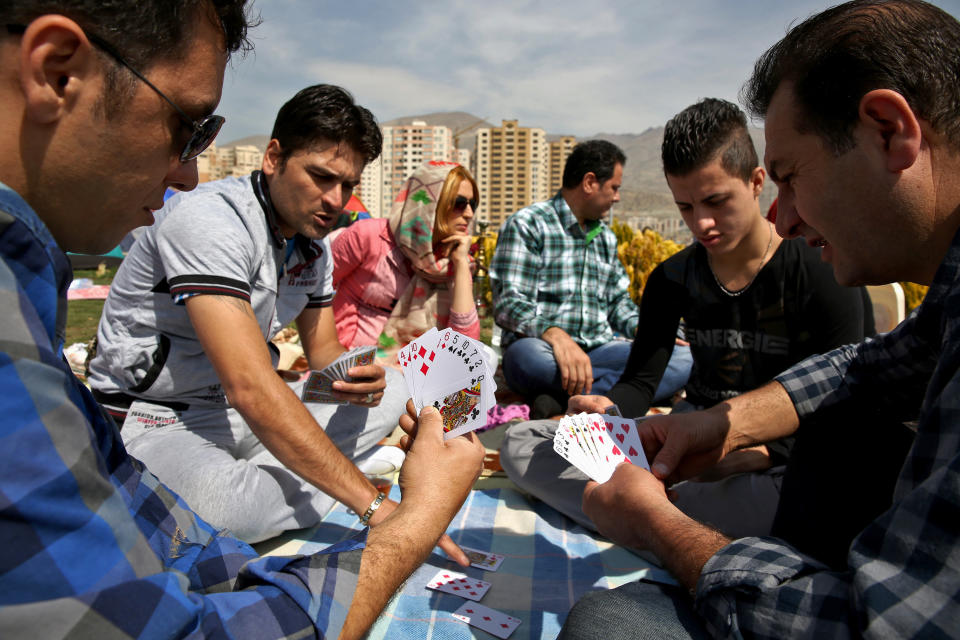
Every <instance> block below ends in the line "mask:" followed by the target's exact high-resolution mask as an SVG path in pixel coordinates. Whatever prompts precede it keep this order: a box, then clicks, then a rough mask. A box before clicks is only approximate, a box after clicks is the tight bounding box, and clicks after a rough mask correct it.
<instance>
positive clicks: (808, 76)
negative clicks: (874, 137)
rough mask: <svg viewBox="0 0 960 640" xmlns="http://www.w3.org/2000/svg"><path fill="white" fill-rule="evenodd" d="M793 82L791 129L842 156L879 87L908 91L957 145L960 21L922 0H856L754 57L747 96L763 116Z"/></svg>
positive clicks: (916, 107) (917, 109)
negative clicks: (867, 97) (865, 101)
mask: <svg viewBox="0 0 960 640" xmlns="http://www.w3.org/2000/svg"><path fill="white" fill-rule="evenodd" d="M784 82H792V83H793V91H794V95H795V96H796V103H797V108H798V117H797V121H796V122H795V123H794V127H795V128H796V129H797V131H799V132H801V133H807V132H812V133H815V134H817V135H819V136H820V137H821V138H823V139H824V141H825V142H826V143H827V144H828V145H829V146H830V148H831V149H832V150H833V152H834V153H835V154H837V155H840V154H842V153H844V152H846V151H848V150H849V149H851V148H853V146H854V139H853V128H854V124H855V122H856V120H857V118H858V115H857V114H858V112H859V106H860V100H861V98H863V96H864V94H866V93H867V92H869V91H872V90H874V89H891V90H893V91H896V92H897V93H899V94H900V95H902V96H903V97H904V99H905V100H906V101H907V103H908V104H909V105H910V108H911V109H912V110H913V111H914V113H916V114H917V116H918V117H920V118H922V119H924V120H926V121H927V122H929V123H930V125H931V126H932V127H933V129H934V130H935V131H937V132H938V133H940V134H942V135H944V136H945V138H946V139H947V143H948V145H950V146H951V147H952V148H954V149H958V148H960V23H958V22H957V20H956V19H954V18H953V17H951V16H950V15H949V14H947V13H946V12H945V11H943V10H941V9H938V8H937V7H934V6H933V5H931V4H928V3H926V2H921V1H920V0H889V1H884V0H856V1H854V2H848V3H846V4H842V5H839V6H836V7H832V8H830V9H827V10H826V11H824V12H822V13H819V14H817V15H815V16H812V17H810V18H808V19H807V20H805V21H804V22H802V23H800V24H799V25H797V26H795V27H793V28H792V29H790V30H789V31H788V32H787V35H786V36H785V37H784V38H783V39H782V40H781V41H780V42H778V43H777V44H775V45H774V46H773V47H771V48H770V49H769V50H768V51H767V52H766V53H764V54H763V55H762V56H761V57H760V59H759V60H757V63H756V66H755V67H754V71H753V75H752V76H751V78H750V80H748V81H747V84H746V85H744V87H743V90H742V92H741V97H742V102H743V103H744V104H745V105H746V106H747V108H748V109H749V110H750V112H751V113H752V114H754V115H757V116H760V117H763V116H765V115H766V113H767V110H768V109H769V107H770V101H771V100H772V98H773V95H774V93H775V92H776V90H777V88H778V87H779V86H780V85H781V84H782V83H784Z"/></svg>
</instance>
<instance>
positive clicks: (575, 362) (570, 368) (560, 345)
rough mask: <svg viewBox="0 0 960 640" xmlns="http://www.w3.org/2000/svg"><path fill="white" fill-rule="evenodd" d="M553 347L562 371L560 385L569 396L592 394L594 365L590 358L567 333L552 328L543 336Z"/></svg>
mask: <svg viewBox="0 0 960 640" xmlns="http://www.w3.org/2000/svg"><path fill="white" fill-rule="evenodd" d="M541 337H542V338H543V340H544V341H546V342H547V343H548V344H549V345H550V346H551V347H553V357H554V358H555V359H556V361H557V368H558V369H560V384H561V386H562V387H563V390H564V391H566V392H567V394H568V395H571V396H573V395H577V394H578V393H590V389H592V388H593V365H592V364H590V356H588V355H587V354H586V353H585V352H584V350H583V349H581V348H580V345H578V344H577V343H576V342H574V341H573V338H571V337H570V336H569V335H568V334H567V332H566V331H564V330H563V329H560V328H559V327H550V328H549V329H547V330H546V331H544V332H543V335H542V336H541Z"/></svg>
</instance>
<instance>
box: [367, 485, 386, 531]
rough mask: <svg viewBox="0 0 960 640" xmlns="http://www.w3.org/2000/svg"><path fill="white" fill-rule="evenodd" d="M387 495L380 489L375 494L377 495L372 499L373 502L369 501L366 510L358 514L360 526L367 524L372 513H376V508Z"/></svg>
mask: <svg viewBox="0 0 960 640" xmlns="http://www.w3.org/2000/svg"><path fill="white" fill-rule="evenodd" d="M386 498H387V496H386V495H384V493H383V492H382V491H381V492H379V493H378V494H377V497H376V498H374V499H373V502H371V503H370V506H369V507H367V510H366V511H364V512H363V515H362V516H360V524H361V525H362V526H364V527H365V526H367V524H368V523H369V522H370V518H372V517H373V514H374V513H376V511H377V509H379V508H380V505H381V504H383V501H384V500H386Z"/></svg>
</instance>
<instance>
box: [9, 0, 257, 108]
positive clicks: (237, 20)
mask: <svg viewBox="0 0 960 640" xmlns="http://www.w3.org/2000/svg"><path fill="white" fill-rule="evenodd" d="M249 2H250V0H135V1H130V0H3V3H2V5H0V24H22V25H27V24H29V23H30V22H32V21H33V20H34V19H35V18H38V17H40V16H42V15H45V14H50V13H53V14H59V15H63V16H66V17H68V18H70V19H71V20H73V21H74V22H76V23H77V24H78V25H80V28H82V29H83V30H84V31H87V32H89V33H91V34H96V35H97V36H99V37H100V38H102V39H103V40H105V41H106V42H108V43H109V44H110V45H111V46H112V47H113V48H114V49H116V51H117V53H119V54H120V55H122V56H123V58H124V59H125V60H126V61H127V62H128V63H130V65H131V66H133V67H134V68H136V69H137V70H139V71H141V72H146V71H147V70H148V69H149V68H150V65H151V64H153V63H155V62H158V61H160V60H171V59H173V60H175V59H179V58H180V57H181V56H182V57H183V58H186V57H187V56H189V54H190V52H189V51H187V50H186V48H185V47H184V46H183V45H184V43H185V41H186V39H187V38H188V37H189V35H190V32H191V27H192V25H193V22H194V21H196V20H197V19H198V17H209V18H213V17H214V16H215V17H216V19H217V20H218V21H219V23H220V27H221V28H222V29H223V37H224V50H225V51H226V52H227V54H228V55H229V54H232V53H236V52H237V51H242V52H244V53H245V52H247V51H250V50H251V49H253V44H252V43H251V42H250V40H249V39H248V38H247V29H249V28H250V27H253V26H256V24H258V23H259V18H252V17H251V16H250V15H248V8H249V7H248V4H249ZM100 55H101V56H102V58H103V59H104V60H109V61H110V63H109V66H107V67H106V68H107V71H106V73H105V74H104V91H103V96H102V98H101V100H100V104H99V105H98V106H99V108H100V109H101V110H102V112H103V114H104V115H105V116H106V117H107V118H110V117H112V116H114V115H116V114H117V113H118V112H119V111H120V110H121V108H122V107H123V105H124V104H126V101H127V100H128V99H129V98H130V97H131V96H132V95H133V93H134V91H135V88H136V85H137V82H138V80H137V78H136V77H135V76H133V75H132V74H130V73H129V72H127V71H126V70H124V69H123V67H122V66H121V65H120V63H119V62H117V61H116V60H114V59H113V58H112V57H111V56H110V55H108V54H107V53H104V52H101V54H100Z"/></svg>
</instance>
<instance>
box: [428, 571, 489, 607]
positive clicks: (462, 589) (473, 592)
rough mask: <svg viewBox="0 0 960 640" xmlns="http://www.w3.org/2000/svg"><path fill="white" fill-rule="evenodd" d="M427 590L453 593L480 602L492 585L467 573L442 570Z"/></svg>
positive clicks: (429, 583) (434, 577)
mask: <svg viewBox="0 0 960 640" xmlns="http://www.w3.org/2000/svg"><path fill="white" fill-rule="evenodd" d="M427 589H436V590H437V591H443V592H444V593H452V594H453V595H455V596H460V597H463V598H466V599H467V600H480V599H481V598H483V596H484V595H485V594H486V593H487V591H489V590H490V583H489V582H487V581H486V580H480V579H479V578H471V577H470V576H468V575H467V574H465V573H458V572H456V571H446V570H442V571H440V572H439V573H437V575H435V576H433V580H431V581H430V582H428V583H427Z"/></svg>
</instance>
